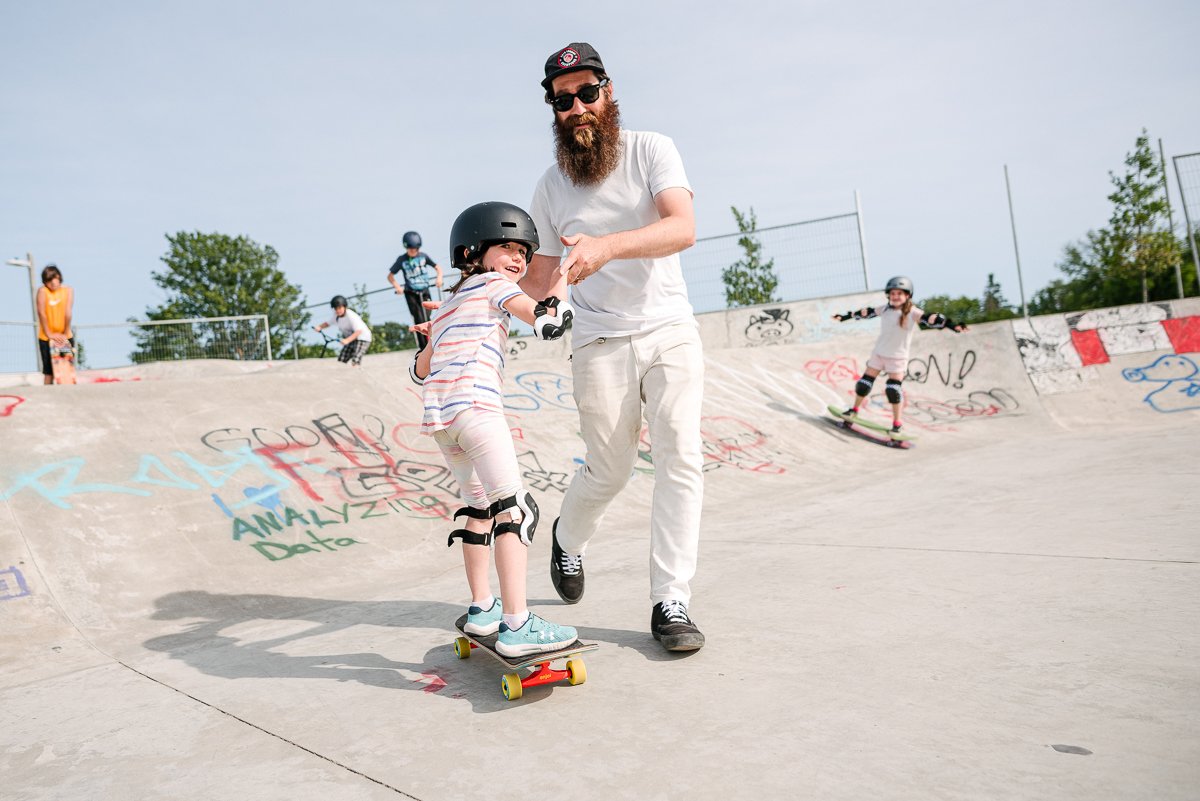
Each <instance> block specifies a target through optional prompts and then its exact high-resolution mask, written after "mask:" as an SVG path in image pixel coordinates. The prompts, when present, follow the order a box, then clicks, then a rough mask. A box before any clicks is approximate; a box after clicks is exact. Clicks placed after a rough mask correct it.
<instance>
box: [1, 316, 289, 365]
mask: <svg viewBox="0 0 1200 801" xmlns="http://www.w3.org/2000/svg"><path fill="white" fill-rule="evenodd" d="M72 328H73V331H72V333H74V334H75V346H76V350H77V352H78V364H79V367H80V369H84V370H87V369H93V370H95V369H109V368H112V367H125V366H127V365H130V364H142V363H145V362H161V361H177V360H180V359H233V360H237V361H246V360H263V359H266V360H269V359H271V358H272V353H271V337H270V325H269V323H268V320H267V316H266V315H265V314H250V315H243V316H239V317H201V318H195V319H190V320H138V321H134V322H125V323H108V324H102V325H75V326H72ZM39 362H40V360H39V358H38V354H37V342H36V341H35V329H34V326H33V324H32V323H17V322H3V321H0V373H32V372H37V371H38V370H39V369H40V367H39Z"/></svg>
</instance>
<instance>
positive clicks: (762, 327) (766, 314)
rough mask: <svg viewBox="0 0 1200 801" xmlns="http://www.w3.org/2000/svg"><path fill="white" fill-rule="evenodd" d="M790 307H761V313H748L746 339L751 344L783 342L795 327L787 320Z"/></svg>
mask: <svg viewBox="0 0 1200 801" xmlns="http://www.w3.org/2000/svg"><path fill="white" fill-rule="evenodd" d="M789 314H791V310H790V309H763V313H762V314H752V315H750V325H748V326H746V339H747V340H748V341H749V342H750V344H751V345H775V344H778V343H780V342H783V341H784V340H786V339H787V338H788V336H789V335H791V333H792V332H793V331H794V330H796V327H795V326H794V325H792V323H791V322H790V321H789V320H788V315H789Z"/></svg>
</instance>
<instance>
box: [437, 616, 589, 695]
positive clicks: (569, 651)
mask: <svg viewBox="0 0 1200 801" xmlns="http://www.w3.org/2000/svg"><path fill="white" fill-rule="evenodd" d="M466 624H467V616H466V615H463V616H461V617H460V618H459V619H458V620H456V621H454V627H455V628H457V629H458V630H459V631H460V632H462V636H461V637H459V638H458V639H457V640H455V641H454V653H456V654H457V655H458V658H459V659H466V658H467V657H469V656H470V655H471V651H472V650H473V649H476V648H479V649H482V650H483V651H486V652H487V653H488V654H489V655H490V656H492V657H493V658H494V659H497V660H499V661H500V662H501V663H502V664H503V665H505V666H506V667H509V668H512V670H514V671H519V670H521V669H522V668H530V669H531V671H532V672H530V673H528V674H526V675H525V676H524V677H522V676H521V674H520V673H517V672H514V673H505V674H504V677H503V678H502V679H501V680H500V690H501V692H503V693H504V697H505V698H507V699H508V700H510V701H515V700H517V699H518V698H520V697H521V695H522V694H523V693H524V692H525V688H526V687H537V686H539V685H541V684H553V683H554V682H556V681H562V680H563V679H566V680H567V683H568V684H583V683H584V682H585V681H587V667H585V666H584V664H583V660H582V659H580V658H579V656H578V655H579V654H582V653H584V652H586V651H594V650H596V649H597V648H599V647H600V644H599V643H594V642H582V641H580V640H576V641H575V642H573V643H571V644H570V645H568V646H566V647H565V648H559V649H558V650H556V651H546V652H545V653H540V654H529V655H527V656H514V657H511V658H510V657H507V656H504V655H503V654H502V653H500V652H499V651H497V650H496V638H497V637H498V636H499V635H496V634H487V635H478V634H469V633H467V632H466V631H463V626H465V625H466ZM559 659H566V660H567V663H566V665H565V667H564V668H563V669H556V668H552V667H550V663H551V662H554V661H556V660H559Z"/></svg>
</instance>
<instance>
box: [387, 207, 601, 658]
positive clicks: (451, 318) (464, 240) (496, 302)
mask: <svg viewBox="0 0 1200 801" xmlns="http://www.w3.org/2000/svg"><path fill="white" fill-rule="evenodd" d="M537 249H538V235H537V228H536V227H535V226H534V223H533V220H532V219H531V218H530V216H529V215H528V214H526V213H525V211H524V210H522V209H520V208H518V207H517V206H513V205H511V204H508V203H480V204H477V205H475V206H472V207H470V208H469V209H467V210H466V211H464V212H463V213H462V214H460V215H459V216H458V219H457V220H455V222H454V226H453V228H452V229H451V234H450V252H451V261H452V264H453V265H454V266H455V267H457V268H458V269H459V270H461V271H462V275H461V278H460V279H459V281H458V283H456V284H455V285H454V286H453V287H452V288H451V290H450V293H451V294H450V298H449V299H448V300H446V302H445V303H444V304H442V305H441V307H440V308H439V309H438V311H437V312H436V314H435V316H434V317H433V319H432V320H431V321H430V322H428V323H424V324H422V326H418V327H417V328H418V329H421V328H423V330H422V331H421V332H422V333H423V334H424V335H425V336H427V337H428V344H427V345H426V347H424V348H423V349H421V350H420V351H418V352H417V354H416V355H415V356H414V359H413V363H412V365H411V366H410V368H409V374H410V375H411V376H412V379H413V380H414V381H415V382H417V383H418V384H422V386H423V396H424V406H425V415H424V419H423V421H422V430H423V432H424V433H426V434H429V435H431V436H432V437H433V438H434V441H435V442H436V443H437V445H438V448H439V449H440V450H441V452H442V456H443V457H444V458H445V460H446V464H447V465H448V466H449V467H450V470H451V471H452V472H453V473H454V477H455V479H456V480H457V481H458V485H459V489H460V492H461V495H462V499H463V502H464V503H466V506H465V507H464V508H462V509H460V510H458V512H457V513H456V514H455V519H457V518H459V517H461V516H465V517H466V523H465V526H464V527H463V528H461V529H455V530H454V531H452V532H451V533H450V538H449V540H448V541H447V544H448V545H453V543H454V540H456V539H461V540H462V541H463V546H462V548H463V564H464V566H465V568H466V572H467V584H468V586H469V587H470V590H471V605H470V607H469V608H468V610H467V623H466V626H465V628H466V630H467V631H468V632H469V633H471V634H475V635H487V634H496V633H498V637H497V641H496V650H497V651H499V652H500V653H501V654H503V655H504V656H510V657H517V656H524V655H527V654H536V653H541V652H545V651H553V650H555V649H557V648H562V647H564V646H567V645H570V644H571V643H572V642H574V641H575V640H576V638H577V633H576V631H575V629H574V628H572V627H570V626H559V625H556V624H554V623H551V622H549V621H547V620H544V619H542V618H540V617H538V616H537V615H534V614H532V613H530V612H529V610H528V608H527V607H526V597H525V575H526V570H527V565H528V561H529V556H528V548H529V544H530V542H531V541H532V540H533V535H534V529H535V528H536V527H537V522H538V508H537V504H536V503H535V502H534V499H533V496H532V495H531V494H530V493H529V492H528V491H527V490H525V488H524V487H523V486H522V483H521V471H520V468H519V466H518V465H517V457H516V451H515V449H514V447H513V441H512V434H511V432H510V431H509V427H508V421H507V420H506V419H505V417H504V396H503V383H504V375H503V369H504V358H503V355H502V354H504V353H505V352H506V350H507V347H506V344H505V343H506V342H507V339H508V321H509V318H510V316H516V317H517V318H519V319H521V320H524V321H525V322H527V323H530V324H531V325H533V330H534V335H535V336H537V337H538V338H540V339H557V338H559V337H561V336H562V335H563V333H564V332H565V330H566V326H567V324H568V323H569V322H570V320H571V318H572V316H573V310H572V309H571V306H570V304H569V303H567V302H566V301H558V300H557V299H556V298H549V299H547V300H545V301H542V302H538V301H535V300H534V299H533V298H531V297H529V296H528V295H526V294H525V293H524V292H522V291H521V289H520V287H518V286H517V281H519V280H520V279H521V278H522V277H523V276H524V275H525V270H526V266H527V264H526V262H527V260H528V259H529V258H530V257H531V256H532V255H533V254H534V253H535V252H536V251H537ZM489 545H491V546H492V547H494V548H495V551H496V573H497V574H498V576H499V578H500V598H496V597H494V596H493V595H492V591H491V584H490V581H489V567H490V559H489V556H490V554H489ZM501 599H503V600H501Z"/></svg>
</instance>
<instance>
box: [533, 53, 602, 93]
mask: <svg viewBox="0 0 1200 801" xmlns="http://www.w3.org/2000/svg"><path fill="white" fill-rule="evenodd" d="M579 70H595V71H596V73H597V74H598V75H607V73H606V72H605V71H604V62H603V61H601V60H600V54H599V53H597V52H596V48H594V47H592V46H591V45H590V44H588V43H587V42H571V43H570V44H569V45H567V46H566V47H564V48H561V49H559V50H555V51H554V52H553V53H551V54H550V58H548V59H546V77H545V79H544V80H543V81H542V88H543V89H545V90H546V91H547V92H549V91H550V83H551V82H552V81H553V80H554V79H555V78H557V77H558V76H559V75H565V74H567V73H568V72H578V71H579Z"/></svg>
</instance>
